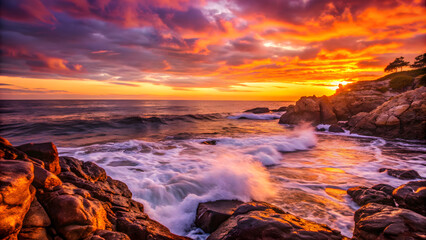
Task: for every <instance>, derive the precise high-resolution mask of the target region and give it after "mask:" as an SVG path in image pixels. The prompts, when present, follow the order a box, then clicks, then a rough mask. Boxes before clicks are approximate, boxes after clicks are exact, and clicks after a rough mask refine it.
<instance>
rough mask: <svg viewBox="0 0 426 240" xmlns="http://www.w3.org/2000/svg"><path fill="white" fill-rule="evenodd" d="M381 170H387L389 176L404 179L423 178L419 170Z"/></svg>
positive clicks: (380, 170) (384, 170) (381, 170)
mask: <svg viewBox="0 0 426 240" xmlns="http://www.w3.org/2000/svg"><path fill="white" fill-rule="evenodd" d="M379 172H386V173H387V174H388V175H389V176H392V177H396V178H399V179H403V180H411V179H417V178H418V179H421V178H422V177H421V176H420V175H419V173H418V172H416V171H415V170H412V169H391V168H380V169H379Z"/></svg>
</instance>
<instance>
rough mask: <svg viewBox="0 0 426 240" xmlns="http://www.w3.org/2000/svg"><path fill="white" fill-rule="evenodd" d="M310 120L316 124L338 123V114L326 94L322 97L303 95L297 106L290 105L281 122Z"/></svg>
mask: <svg viewBox="0 0 426 240" xmlns="http://www.w3.org/2000/svg"><path fill="white" fill-rule="evenodd" d="M302 121H304V122H310V123H312V124H314V125H317V124H319V123H327V124H333V123H337V118H336V115H335V114H334V112H333V108H332V106H331V104H330V102H329V100H328V98H327V97H326V96H322V97H320V98H318V97H315V96H312V97H302V98H300V99H299V101H297V102H296V105H295V106H292V105H290V106H289V107H288V108H287V112H286V113H284V114H283V115H282V116H281V118H280V121H279V123H283V124H298V123H300V122H302Z"/></svg>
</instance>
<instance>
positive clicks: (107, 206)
mask: <svg viewBox="0 0 426 240" xmlns="http://www.w3.org/2000/svg"><path fill="white" fill-rule="evenodd" d="M0 216H1V217H0V239H37V240H44V239H54V240H61V239H67V240H68V239H69V240H74V239H90V240H102V239H104V240H127V239H132V240H133V239H135V240H136V239H137V240H143V239H161V240H168V239H188V238H186V237H182V236H177V235H175V234H172V233H171V232H170V231H169V229H167V227H165V226H163V225H161V224H160V223H158V222H156V221H154V220H152V219H150V218H149V216H148V215H146V214H145V213H144V206H143V205H142V204H141V203H139V202H136V201H134V200H133V199H132V193H131V192H130V190H129V189H128V188H127V185H126V184H125V183H123V182H120V181H117V180H114V179H112V178H110V177H109V176H107V175H106V173H105V170H104V169H102V168H101V167H99V166H97V165H96V164H94V163H91V162H83V161H80V160H77V159H74V158H70V157H59V156H58V152H57V150H56V147H55V145H54V144H53V143H42V144H25V145H22V146H19V147H16V148H15V147H13V146H12V145H11V144H10V143H9V142H8V141H7V140H5V139H3V138H0Z"/></svg>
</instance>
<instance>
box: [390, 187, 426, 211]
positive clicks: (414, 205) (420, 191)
mask: <svg viewBox="0 0 426 240" xmlns="http://www.w3.org/2000/svg"><path fill="white" fill-rule="evenodd" d="M392 195H393V197H394V199H395V200H396V202H397V203H398V205H399V206H400V207H403V208H407V209H410V210H413V211H415V212H417V213H420V214H422V215H424V216H426V180H422V181H412V182H409V183H407V184H403V185H401V186H399V187H397V188H396V189H395V190H394V191H393V192H392Z"/></svg>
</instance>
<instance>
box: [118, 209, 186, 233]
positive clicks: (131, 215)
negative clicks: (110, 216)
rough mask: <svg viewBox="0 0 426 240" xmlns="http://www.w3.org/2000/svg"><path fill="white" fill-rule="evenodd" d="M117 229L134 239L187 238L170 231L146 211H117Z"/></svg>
mask: <svg viewBox="0 0 426 240" xmlns="http://www.w3.org/2000/svg"><path fill="white" fill-rule="evenodd" d="M116 215H117V220H116V223H117V230H118V231H120V232H123V233H125V234H127V235H128V236H129V237H130V238H131V239H132V240H145V239H161V240H172V239H175V240H185V239H189V238H186V237H182V236H178V235H175V234H173V233H171V232H170V230H169V229H168V228H166V227H165V226H163V225H161V224H160V223H158V222H157V221H154V220H152V219H150V218H149V217H148V216H147V215H146V214H144V213H135V212H117V213H116Z"/></svg>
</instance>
